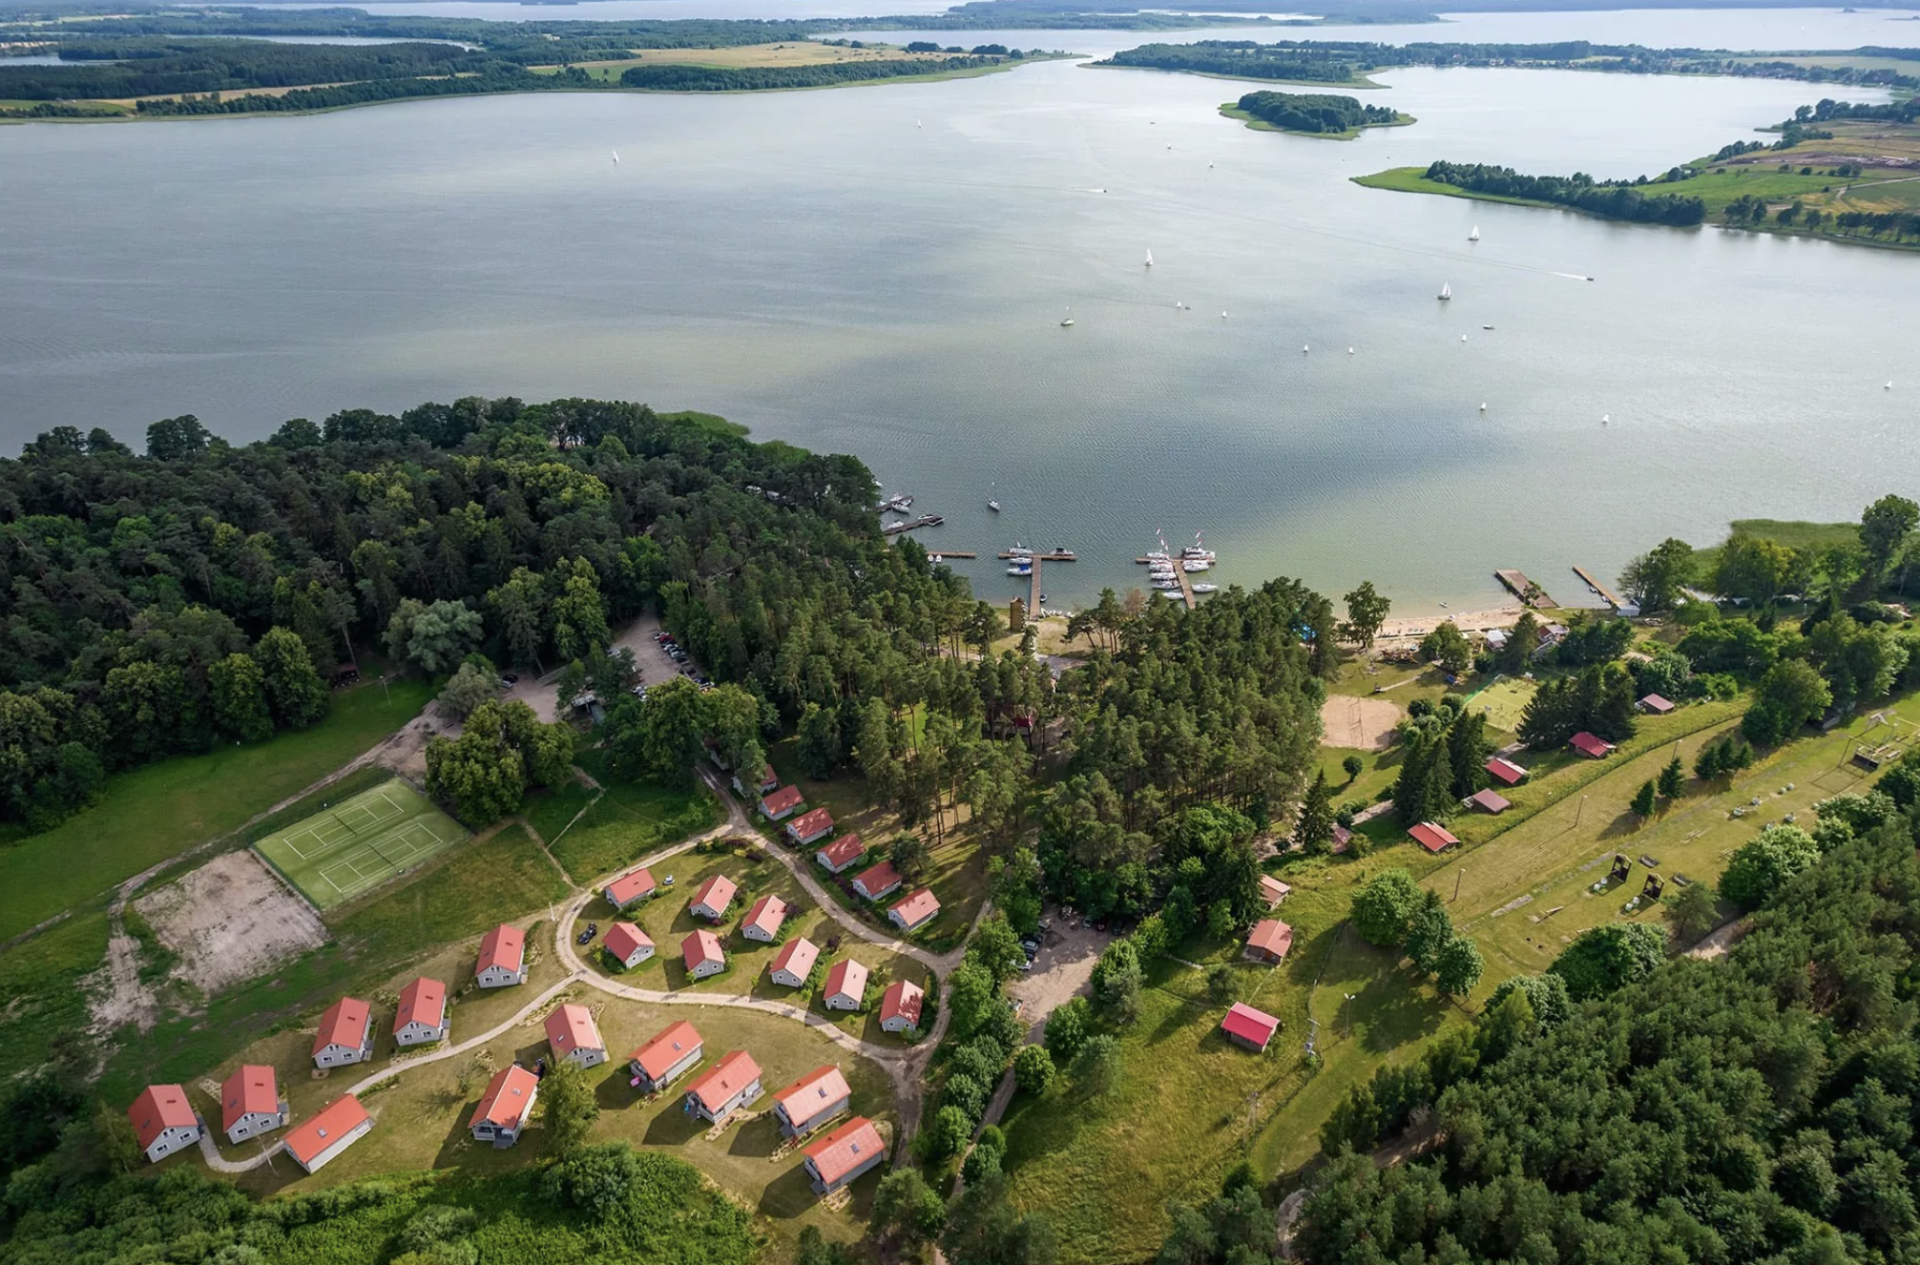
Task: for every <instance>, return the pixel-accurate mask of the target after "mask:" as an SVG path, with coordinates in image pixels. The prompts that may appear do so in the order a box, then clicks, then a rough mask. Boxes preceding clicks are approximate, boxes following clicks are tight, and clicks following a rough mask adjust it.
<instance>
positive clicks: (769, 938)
mask: <svg viewBox="0 0 1920 1265" xmlns="http://www.w3.org/2000/svg"><path fill="white" fill-rule="evenodd" d="M792 912H793V906H791V905H789V904H787V902H786V901H784V900H781V899H780V898H779V897H778V896H762V897H761V898H760V899H759V900H756V901H754V902H753V907H752V908H751V909H749V910H747V916H746V918H745V919H743V920H742V921H741V923H740V934H741V935H743V936H745V937H746V938H747V939H749V940H758V941H759V942H760V943H762V944H772V943H773V942H774V940H776V939H777V938H778V937H779V935H780V928H781V926H782V925H783V924H784V923H785V922H786V921H787V915H788V914H790V913H792Z"/></svg>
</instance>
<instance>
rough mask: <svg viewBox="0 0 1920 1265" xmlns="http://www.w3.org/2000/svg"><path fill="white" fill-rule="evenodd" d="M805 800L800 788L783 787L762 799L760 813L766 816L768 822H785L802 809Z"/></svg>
mask: <svg viewBox="0 0 1920 1265" xmlns="http://www.w3.org/2000/svg"><path fill="white" fill-rule="evenodd" d="M805 798H806V797H805V796H803V795H802V794H800V788H799V787H797V786H783V787H781V788H780V789H779V790H777V791H775V792H774V793H773V794H771V795H767V796H763V797H762V798H761V800H760V811H761V812H763V813H765V814H766V816H767V820H768V821H784V820H786V819H787V818H788V817H791V816H793V810H794V809H796V808H798V807H800V804H801V802H802V801H803V800H804V799H805Z"/></svg>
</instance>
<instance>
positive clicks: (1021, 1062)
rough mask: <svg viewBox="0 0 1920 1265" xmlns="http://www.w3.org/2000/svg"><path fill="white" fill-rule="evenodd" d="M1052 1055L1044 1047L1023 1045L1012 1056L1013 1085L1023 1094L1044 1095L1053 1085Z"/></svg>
mask: <svg viewBox="0 0 1920 1265" xmlns="http://www.w3.org/2000/svg"><path fill="white" fill-rule="evenodd" d="M1053 1076H1054V1066H1053V1055H1051V1054H1048V1053H1047V1047H1046V1046H1044V1045H1023V1046H1021V1047H1020V1052H1019V1053H1018V1054H1016V1055H1014V1056H1013V1083H1014V1084H1015V1085H1016V1086H1018V1087H1019V1090H1020V1092H1021V1093H1023V1094H1044V1093H1046V1092H1047V1086H1049V1085H1051V1084H1053Z"/></svg>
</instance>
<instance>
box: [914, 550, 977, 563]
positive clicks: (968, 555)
mask: <svg viewBox="0 0 1920 1265" xmlns="http://www.w3.org/2000/svg"><path fill="white" fill-rule="evenodd" d="M979 556H980V555H979V554H977V553H973V552H971V551H968V550H964V549H929V550H927V557H929V558H939V559H941V560H942V561H945V560H946V559H948V558H965V559H967V560H968V561H972V560H973V559H975V558H978V557H979Z"/></svg>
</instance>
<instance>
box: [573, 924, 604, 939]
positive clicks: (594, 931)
mask: <svg viewBox="0 0 1920 1265" xmlns="http://www.w3.org/2000/svg"><path fill="white" fill-rule="evenodd" d="M599 934H600V924H599V923H597V922H590V923H588V924H587V929H586V930H585V931H582V932H581V933H580V935H579V938H578V941H577V943H580V944H592V943H593V938H594V937H595V936H597V935H599Z"/></svg>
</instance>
